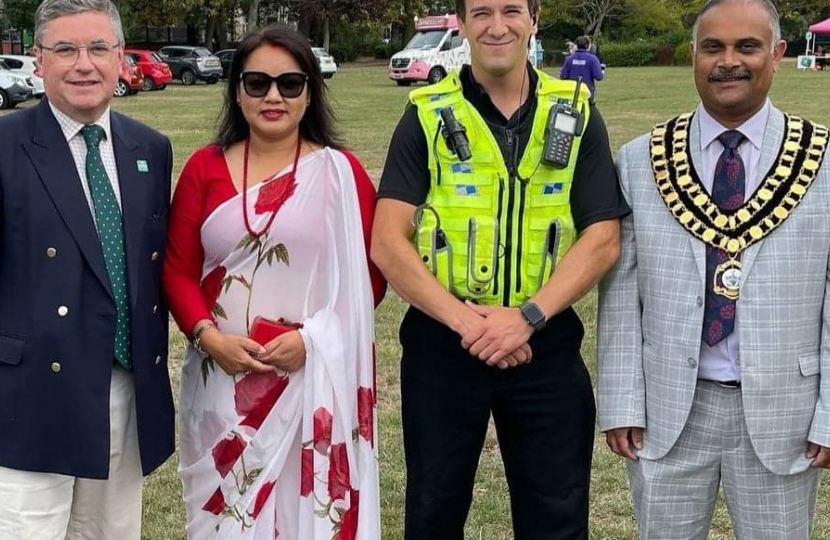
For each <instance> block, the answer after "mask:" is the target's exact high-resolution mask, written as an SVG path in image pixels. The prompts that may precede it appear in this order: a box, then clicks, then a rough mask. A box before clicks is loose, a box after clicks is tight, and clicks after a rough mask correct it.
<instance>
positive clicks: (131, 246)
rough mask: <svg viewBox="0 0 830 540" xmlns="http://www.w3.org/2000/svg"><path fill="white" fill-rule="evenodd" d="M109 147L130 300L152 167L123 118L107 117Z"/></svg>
mask: <svg viewBox="0 0 830 540" xmlns="http://www.w3.org/2000/svg"><path fill="white" fill-rule="evenodd" d="M110 126H111V128H112V139H113V140H112V145H113V150H114V152H115V162H116V164H117V167H118V185H119V186H120V188H121V215H122V216H123V226H124V247H125V250H126V257H127V277H128V278H129V284H130V301H131V304H132V305H135V303H136V300H137V299H138V277H139V268H140V267H141V265H140V264H139V258H140V257H141V252H142V248H143V240H144V226H145V224H146V217H147V192H148V190H150V189H152V185H151V180H152V178H153V174H154V171H152V170H151V168H152V167H154V166H159V164H158V163H155V162H153V160H152V159H150V158H151V156H148V155H146V154H145V152H146V149H145V148H144V147H142V146H140V145H139V144H138V141H137V140H136V139H135V138H134V137H133V136H132V135H131V134H130V133H129V131H128V130H127V129H126V128H125V126H124V124H123V122H122V119H121V118H120V117H119V116H118V115H117V114H115V113H112V114H110Z"/></svg>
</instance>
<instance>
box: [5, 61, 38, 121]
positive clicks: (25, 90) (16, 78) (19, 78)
mask: <svg viewBox="0 0 830 540" xmlns="http://www.w3.org/2000/svg"><path fill="white" fill-rule="evenodd" d="M27 79H28V80H27ZM34 93H35V87H34V85H33V84H32V81H31V78H29V77H25V76H23V75H18V74H17V73H12V71H11V70H9V68H8V65H7V64H6V62H5V60H0V110H4V109H10V108H12V107H14V106H15V105H17V104H18V103H22V102H24V101H26V100H27V99H31V98H32V97H33V96H34Z"/></svg>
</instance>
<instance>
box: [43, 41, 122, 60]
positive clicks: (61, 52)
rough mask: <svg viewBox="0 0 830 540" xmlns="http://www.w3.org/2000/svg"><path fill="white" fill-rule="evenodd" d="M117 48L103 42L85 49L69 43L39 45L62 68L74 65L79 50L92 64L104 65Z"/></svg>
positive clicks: (115, 45)
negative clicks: (49, 53)
mask: <svg viewBox="0 0 830 540" xmlns="http://www.w3.org/2000/svg"><path fill="white" fill-rule="evenodd" d="M118 47H120V44H118V43H115V44H109V43H107V42H105V41H102V42H99V43H93V44H92V45H87V46H86V47H78V46H77V45H73V44H71V43H61V44H59V45H55V46H54V47H47V46H45V45H40V48H41V49H43V50H45V51H49V52H51V53H52V56H54V57H55V60H56V61H57V63H58V64H61V65H64V66H72V65H75V62H77V61H78V58H79V57H80V56H81V49H86V53H87V55H88V56H89V60H90V62H92V63H93V64H106V63H107V62H108V61H109V60H110V59H111V58H112V53H113V51H114V50H115V49H117V48H118Z"/></svg>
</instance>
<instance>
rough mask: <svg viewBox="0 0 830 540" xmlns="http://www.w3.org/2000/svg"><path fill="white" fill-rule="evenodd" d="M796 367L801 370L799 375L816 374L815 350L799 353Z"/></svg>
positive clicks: (817, 362) (817, 364) (816, 360)
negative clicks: (813, 351)
mask: <svg viewBox="0 0 830 540" xmlns="http://www.w3.org/2000/svg"><path fill="white" fill-rule="evenodd" d="M798 369H799V370H800V371H801V375H803V376H804V377H809V376H811V375H818V372H819V354H818V353H817V352H815V353H807V354H802V355H799V357H798Z"/></svg>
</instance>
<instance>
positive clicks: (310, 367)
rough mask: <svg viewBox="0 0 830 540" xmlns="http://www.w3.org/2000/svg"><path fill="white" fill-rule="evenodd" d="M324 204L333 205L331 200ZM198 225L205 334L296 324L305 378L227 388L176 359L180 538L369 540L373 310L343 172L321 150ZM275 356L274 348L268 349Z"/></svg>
mask: <svg viewBox="0 0 830 540" xmlns="http://www.w3.org/2000/svg"><path fill="white" fill-rule="evenodd" d="M333 197H336V198H335V199H333ZM247 198H248V204H249V208H248V216H249V219H250V221H251V223H250V225H251V227H252V228H253V229H254V230H257V231H259V230H262V229H263V228H266V225H267V222H268V220H269V219H270V217H271V215H272V213H275V214H273V215H274V220H273V223H272V224H271V226H270V227H267V230H266V231H265V232H264V233H263V234H262V235H261V236H259V237H254V236H252V235H250V234H249V233H248V232H247V229H246V227H245V225H244V221H243V219H242V206H241V205H242V201H241V199H242V197H241V196H237V197H235V198H233V199H230V200H228V201H227V202H225V203H223V204H222V205H220V206H219V207H218V208H217V209H216V211H215V212H214V214H212V215H211V216H209V217H208V218H207V220H206V221H205V222H204V224H203V225H202V230H201V238H202V244H203V245H202V247H203V250H204V254H205V261H204V265H203V276H202V279H201V280H200V286H201V291H202V294H203V297H204V299H205V302H206V303H207V304H208V305H210V306H212V313H213V314H214V317H215V320H216V323H217V326H218V328H219V330H220V331H221V332H223V333H226V334H232V335H237V336H246V335H249V334H250V328H251V323H252V321H253V320H254V319H255V318H256V317H266V318H269V319H273V320H278V319H284V320H285V321H286V322H289V323H302V327H301V328H298V330H296V333H295V332H289V333H286V334H283V335H282V336H280V337H279V338H277V340H283V339H287V337H290V338H292V339H293V338H298V339H301V340H302V343H303V345H304V349H305V365H304V367H303V368H301V369H300V370H298V371H293V372H290V373H289V372H286V371H283V370H282V369H280V368H279V367H278V366H275V367H274V369H273V371H267V372H263V373H258V372H251V373H240V374H236V375H228V374H227V373H225V372H224V371H223V370H222V369H221V367H220V366H219V365H218V364H217V363H216V362H215V361H214V360H213V359H212V358H210V357H209V356H205V355H203V354H202V353H200V352H199V351H197V350H196V349H194V348H193V347H189V348H188V350H187V353H186V357H185V361H184V365H183V368H182V384H181V396H180V399H179V404H180V422H181V425H180V448H181V451H180V467H179V472H180V474H181V476H182V483H183V486H184V500H185V505H186V508H187V524H186V528H187V535H188V537H189V538H199V539H202V538H204V539H222V540H263V539H267V540H273V539H283V540H285V539H289V540H380V539H381V533H380V516H379V515H378V511H377V509H378V508H379V505H380V502H379V495H378V470H377V450H376V445H375V441H376V416H377V414H376V411H375V407H376V401H377V396H376V395H375V390H374V388H375V386H374V376H375V373H374V363H373V353H372V347H373V345H372V336H373V332H374V328H373V299H372V291H371V286H370V283H369V273H368V268H367V263H366V256H365V253H366V251H365V246H364V245H363V232H362V225H361V216H360V213H359V205H358V201H357V193H356V188H355V178H354V172H353V170H352V168H351V165H350V164H349V162H348V159H347V158H346V156H344V155H343V154H342V153H340V152H335V151H332V150H330V149H323V150H317V151H314V152H311V153H310V154H308V155H306V156H304V157H302V158H301V160H300V163H299V166H298V169H297V175H296V178H294V177H291V176H288V175H286V176H279V175H276V176H275V177H274V178H273V179H271V180H269V181H265V182H262V183H260V184H258V185H256V186H253V187H251V189H250V190H249V192H248V197H247ZM277 346H279V345H277Z"/></svg>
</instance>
